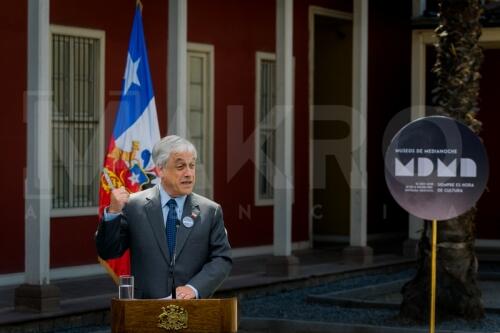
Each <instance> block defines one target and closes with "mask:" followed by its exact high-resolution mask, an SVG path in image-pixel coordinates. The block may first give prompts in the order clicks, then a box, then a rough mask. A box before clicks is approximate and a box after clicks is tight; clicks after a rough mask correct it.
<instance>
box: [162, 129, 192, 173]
mask: <svg viewBox="0 0 500 333" xmlns="http://www.w3.org/2000/svg"><path fill="white" fill-rule="evenodd" d="M174 152H175V153H183V152H190V153H193V157H194V158H195V159H196V157H197V156H198V153H197V152H196V148H195V146H194V145H193V144H192V143H191V142H189V141H188V140H186V139H184V138H181V137H180V136H177V135H168V136H166V137H164V138H162V139H161V140H160V141H158V142H157V143H155V145H154V147H153V162H154V163H155V165H156V166H157V167H159V168H163V167H164V166H165V165H167V163H168V159H169V158H170V154H172V153H174Z"/></svg>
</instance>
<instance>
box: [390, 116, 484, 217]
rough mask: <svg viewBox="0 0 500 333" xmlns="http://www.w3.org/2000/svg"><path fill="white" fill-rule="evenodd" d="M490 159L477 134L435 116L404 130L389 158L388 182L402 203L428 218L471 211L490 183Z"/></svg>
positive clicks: (395, 141)
mask: <svg viewBox="0 0 500 333" xmlns="http://www.w3.org/2000/svg"><path fill="white" fill-rule="evenodd" d="M488 172H489V167H488V157H487V156H486V151H485V149H484V146H483V144H482V143H481V141H480V140H479V138H478V137H477V135H476V134H474V132H472V131H471V130H470V129H469V128H468V127H467V126H465V125H464V124H462V123H460V122H458V121H456V120H453V119H451V118H447V117H442V116H431V117H425V118H420V119H417V120H415V121H413V122H411V123H409V124H408V125H406V126H405V127H403V128H402V129H401V130H400V131H399V132H398V133H397V134H396V135H395V136H394V138H393V139H392V141H391V143H390V145H389V148H388V149H387V152H386V154H385V180H386V182H387V186H388V187H389V190H390V192H391V194H392V196H393V197H394V199H395V200H396V201H397V202H398V204H399V205H400V206H401V207H403V208H404V209H405V210H407V211H408V212H409V213H411V214H413V215H415V216H417V217H420V218H423V219H427V220H434V219H436V220H447V219H451V218H454V217H456V216H458V215H460V214H462V213H464V212H466V211H467V210H468V209H470V208H471V207H472V206H473V205H474V204H475V203H476V201H477V200H478V199H479V197H480V196H481V194H482V193H483V191H484V189H485V187H486V183H487V181H488Z"/></svg>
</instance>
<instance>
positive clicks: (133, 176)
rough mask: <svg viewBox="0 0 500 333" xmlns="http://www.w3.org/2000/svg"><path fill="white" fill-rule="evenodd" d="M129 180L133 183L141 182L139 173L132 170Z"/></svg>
mask: <svg viewBox="0 0 500 333" xmlns="http://www.w3.org/2000/svg"><path fill="white" fill-rule="evenodd" d="M128 180H130V182H131V183H132V184H133V185H135V184H139V175H138V174H135V173H133V172H132V174H131V175H130V177H128Z"/></svg>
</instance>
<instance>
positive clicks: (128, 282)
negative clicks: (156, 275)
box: [118, 275, 134, 299]
mask: <svg viewBox="0 0 500 333" xmlns="http://www.w3.org/2000/svg"><path fill="white" fill-rule="evenodd" d="M118 298H119V299H134V276H132V275H120V280H119V285H118Z"/></svg>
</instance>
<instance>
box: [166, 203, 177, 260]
mask: <svg viewBox="0 0 500 333" xmlns="http://www.w3.org/2000/svg"><path fill="white" fill-rule="evenodd" d="M167 206H168V214H167V226H166V228H165V229H166V232H167V246H168V251H169V252H170V256H171V257H173V255H174V249H175V234H176V231H177V230H176V228H177V202H175V200H174V199H170V200H169V201H168V202H167Z"/></svg>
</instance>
